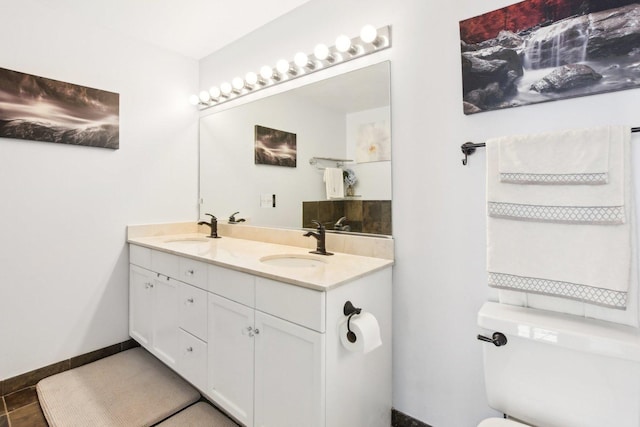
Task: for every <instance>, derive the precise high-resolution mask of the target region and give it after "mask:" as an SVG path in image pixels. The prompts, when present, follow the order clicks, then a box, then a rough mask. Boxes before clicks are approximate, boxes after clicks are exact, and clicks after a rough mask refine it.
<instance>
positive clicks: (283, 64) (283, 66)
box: [276, 59, 289, 74]
mask: <svg viewBox="0 0 640 427" xmlns="http://www.w3.org/2000/svg"><path fill="white" fill-rule="evenodd" d="M276 70H278V72H279V73H280V74H286V73H287V71H289V62H288V61H287V60H286V59H281V60H279V61H278V62H276Z"/></svg>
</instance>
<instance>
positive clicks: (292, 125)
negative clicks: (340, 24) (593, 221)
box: [200, 62, 391, 235]
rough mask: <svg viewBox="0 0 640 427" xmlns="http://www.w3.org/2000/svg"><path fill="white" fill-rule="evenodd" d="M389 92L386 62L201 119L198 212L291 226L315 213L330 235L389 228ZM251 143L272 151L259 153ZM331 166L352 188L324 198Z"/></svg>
mask: <svg viewBox="0 0 640 427" xmlns="http://www.w3.org/2000/svg"><path fill="white" fill-rule="evenodd" d="M389 93H390V91H389V63H388V62H382V63H379V64H375V65H371V66H368V67H365V68H362V69H358V70H355V71H351V72H348V73H345V74H341V75H338V76H335V77H331V78H328V79H325V80H321V81H317V82H315V83H311V84H308V85H306V86H301V87H297V88H294V89H292V90H289V91H285V92H282V93H279V94H276V95H272V96H268V97H264V98H261V99H258V100H255V101H253V102H248V103H245V104H242V105H239V106H235V107H231V108H227V109H223V110H222V111H217V112H216V111H212V112H211V114H209V115H207V116H204V117H202V118H201V119H200V213H201V215H204V214H205V213H212V214H214V215H216V216H217V217H218V218H227V217H229V215H231V214H232V213H234V212H240V214H239V215H240V216H242V217H243V218H245V219H246V221H245V222H243V223H242V224H238V225H237V226H240V227H241V226H244V225H252V226H261V227H277V228H295V229H301V228H311V227H314V225H313V224H312V223H311V222H310V221H311V220H312V219H318V220H321V221H322V222H323V223H324V224H325V226H326V228H327V231H329V232H334V231H335V232H352V233H371V234H375V235H390V234H391V156H390V152H391V139H390V135H391V132H390V129H391V119H390V96H389ZM257 124H259V125H258V126H256V125H257ZM258 127H259V128H263V129H265V130H264V131H263V130H261V129H258ZM263 135H266V136H263ZM269 135H271V136H269ZM276 141H278V143H275V142H276ZM283 141H284V142H283ZM294 141H295V142H294ZM281 142H283V143H281ZM256 144H258V146H260V147H262V146H269V147H270V148H274V149H273V150H271V153H269V154H266V150H265V152H264V153H263V152H261V153H260V155H258V154H257V152H256V147H257V145H256ZM359 144H360V145H359ZM359 150H360V151H364V152H366V153H367V154H368V155H367V156H364V157H363V156H361V155H359V154H358V151H359ZM261 151H262V150H261ZM277 156H281V158H280V159H277V160H274V158H275V157H277ZM258 157H260V160H258ZM286 159H290V160H286ZM318 159H320V160H318ZM327 159H328V160H327ZM336 159H337V160H338V161H336ZM358 159H359V160H358ZM273 164H277V165H280V166H295V167H271V166H270V165H273ZM328 168H331V169H333V168H338V169H342V171H347V170H348V171H351V173H347V174H346V175H347V176H346V178H347V181H344V185H345V190H347V187H351V189H350V190H353V191H352V192H350V191H345V192H344V196H343V197H340V198H338V199H334V198H329V197H328V195H327V191H326V183H325V181H324V178H325V176H326V174H325V172H326V170H327V169H328ZM303 205H304V206H305V209H304V211H303ZM311 216H315V218H311ZM342 217H347V219H345V220H342V221H341V222H340V224H338V227H334V226H335V224H336V222H338V221H339V220H340V219H341V218H342ZM234 226H236V225H234Z"/></svg>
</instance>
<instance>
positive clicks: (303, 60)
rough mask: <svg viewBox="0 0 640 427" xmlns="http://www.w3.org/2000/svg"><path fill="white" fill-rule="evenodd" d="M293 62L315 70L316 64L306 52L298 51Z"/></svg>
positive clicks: (301, 66)
mask: <svg viewBox="0 0 640 427" xmlns="http://www.w3.org/2000/svg"><path fill="white" fill-rule="evenodd" d="M293 62H294V63H295V64H296V65H297V66H298V67H300V68H303V67H306V68H307V69H309V70H314V69H315V68H316V64H315V63H313V62H312V61H309V57H308V56H307V54H306V53H304V52H298V53H296V56H294V57H293Z"/></svg>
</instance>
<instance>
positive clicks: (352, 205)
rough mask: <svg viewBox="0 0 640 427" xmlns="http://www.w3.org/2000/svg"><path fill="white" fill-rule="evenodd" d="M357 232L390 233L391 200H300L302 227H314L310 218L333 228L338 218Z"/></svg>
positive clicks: (328, 227)
mask: <svg viewBox="0 0 640 427" xmlns="http://www.w3.org/2000/svg"><path fill="white" fill-rule="evenodd" d="M342 217H346V218H347V220H346V221H344V224H345V225H349V226H350V227H351V231H353V232H357V233H373V234H386V235H391V200H354V199H344V200H320V201H310V202H302V225H301V226H302V227H307V228H309V227H314V225H313V223H312V222H311V221H312V220H318V221H320V222H321V223H323V224H325V225H326V227H327V229H331V228H333V224H335V222H336V221H338V219H340V218H342Z"/></svg>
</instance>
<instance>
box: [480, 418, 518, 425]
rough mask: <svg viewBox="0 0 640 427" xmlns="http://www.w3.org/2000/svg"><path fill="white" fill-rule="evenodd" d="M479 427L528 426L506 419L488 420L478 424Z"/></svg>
mask: <svg viewBox="0 0 640 427" xmlns="http://www.w3.org/2000/svg"><path fill="white" fill-rule="evenodd" d="M478 427H527V425H526V424H522V423H519V422H517V421H513V420H507V419H505V418H487V419H486V420H484V421H482V422H481V423H480V424H478Z"/></svg>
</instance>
